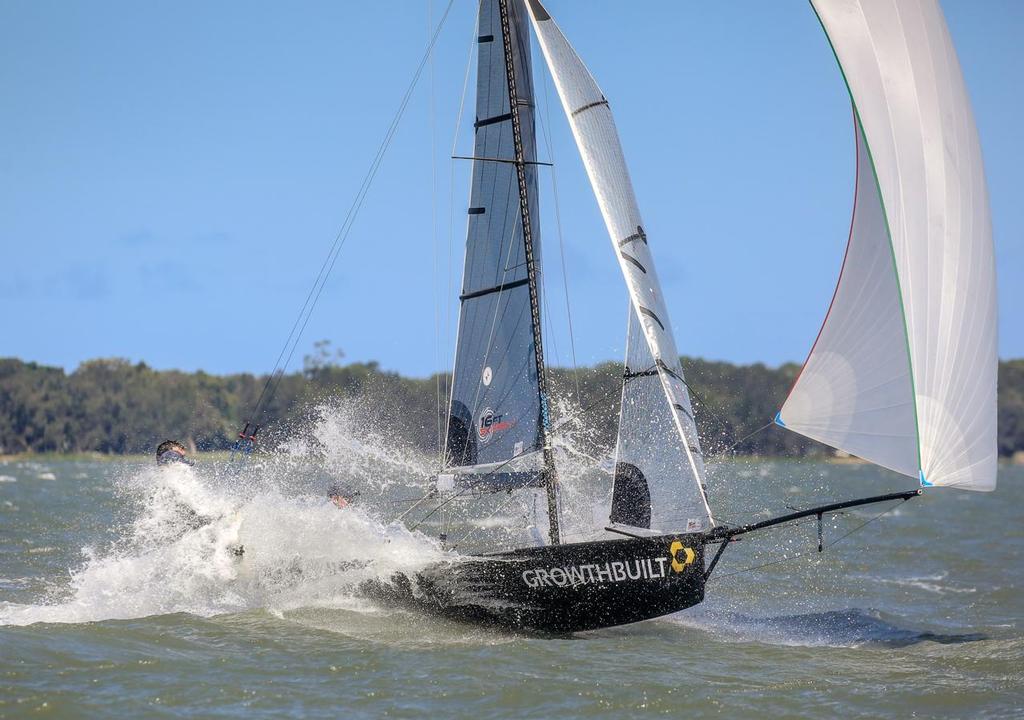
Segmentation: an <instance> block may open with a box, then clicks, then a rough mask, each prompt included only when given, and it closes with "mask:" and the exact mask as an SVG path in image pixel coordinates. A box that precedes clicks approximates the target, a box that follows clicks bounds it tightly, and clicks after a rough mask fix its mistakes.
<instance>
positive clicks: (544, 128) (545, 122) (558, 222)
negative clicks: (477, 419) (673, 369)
mask: <svg viewBox="0 0 1024 720" xmlns="http://www.w3.org/2000/svg"><path fill="white" fill-rule="evenodd" d="M541 76H542V77H543V78H544V115H543V116H542V117H541V118H540V120H541V123H540V130H541V134H542V135H543V136H544V144H545V145H546V146H547V150H548V160H549V161H550V162H551V196H552V200H553V201H554V209H555V229H556V230H557V232H558V254H559V257H560V259H561V265H562V288H563V289H564V291H565V317H566V321H567V323H568V326H569V351H570V353H571V355H572V377H573V381H574V383H575V385H576V397H577V398H580V373H579V365H578V364H577V362H576V335H575V332H574V330H573V325H572V305H571V303H570V302H569V273H568V270H567V269H566V264H565V242H564V239H563V237H562V212H561V208H560V206H559V203H558V178H557V175H556V173H555V164H556V163H555V148H554V143H553V142H552V141H551V134H550V133H549V130H548V128H549V127H550V125H551V102H550V101H549V99H548V75H547V73H544V72H542V73H541ZM577 402H579V400H577Z"/></svg>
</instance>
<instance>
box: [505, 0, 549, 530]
mask: <svg viewBox="0 0 1024 720" xmlns="http://www.w3.org/2000/svg"><path fill="white" fill-rule="evenodd" d="M508 2H509V0H499V2H498V7H499V11H500V13H501V39H502V44H503V46H504V50H505V77H506V78H507V80H508V102H509V112H510V114H511V116H512V118H511V119H512V138H513V142H514V145H515V158H514V160H515V168H516V180H517V182H518V185H519V214H520V218H521V221H522V226H523V246H524V249H525V253H526V272H527V277H528V278H529V283H528V285H529V291H530V322H531V325H532V327H533V358H534V363H535V365H536V369H537V391H538V393H539V394H540V412H541V434H542V436H543V437H542V439H543V453H544V476H545V485H546V487H547V498H548V527H549V538H550V540H551V544H552V545H558V544H560V542H561V537H560V533H559V527H558V475H557V474H556V471H555V462H554V456H553V455H552V452H551V439H550V437H549V431H550V428H551V420H550V417H551V416H550V413H549V412H548V393H547V374H546V372H545V368H544V345H543V342H542V339H541V324H540V300H539V294H538V291H537V267H536V264H535V262H534V253H533V233H532V230H531V228H532V225H531V223H530V202H529V196H528V194H527V181H526V159H525V157H524V155H523V142H522V132H521V127H520V123H519V94H518V91H517V90H516V72H515V64H514V62H513V60H512V33H511V30H510V29H509V8H508Z"/></svg>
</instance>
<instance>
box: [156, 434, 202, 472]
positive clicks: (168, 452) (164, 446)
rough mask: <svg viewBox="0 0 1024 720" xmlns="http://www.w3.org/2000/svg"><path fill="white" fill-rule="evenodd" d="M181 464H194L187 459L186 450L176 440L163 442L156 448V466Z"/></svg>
mask: <svg viewBox="0 0 1024 720" xmlns="http://www.w3.org/2000/svg"><path fill="white" fill-rule="evenodd" d="M172 463H182V464H184V465H188V466H192V465H193V464H194V463H193V462H192V461H191V460H190V459H189V458H188V450H186V449H185V446H184V445H182V444H181V443H180V442H178V441H177V440H164V441H163V442H162V443H160V444H159V445H157V446H156V464H157V465H170V464H172Z"/></svg>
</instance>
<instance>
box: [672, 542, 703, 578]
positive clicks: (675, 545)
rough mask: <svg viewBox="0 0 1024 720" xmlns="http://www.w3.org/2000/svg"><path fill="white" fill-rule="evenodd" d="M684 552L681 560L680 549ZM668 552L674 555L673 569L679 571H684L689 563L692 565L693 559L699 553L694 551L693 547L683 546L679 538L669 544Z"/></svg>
mask: <svg viewBox="0 0 1024 720" xmlns="http://www.w3.org/2000/svg"><path fill="white" fill-rule="evenodd" d="M680 550H681V551H682V552H683V561H682V562H679V551H680ZM668 554H669V555H671V556H672V569H673V570H675V571H676V572H677V573H680V572H682V571H683V568H685V567H686V566H687V565H692V564H693V561H694V560H695V559H696V558H697V553H695V552H694V551H693V548H688V547H683V544H682V543H681V542H679V541H678V540H675V541H673V542H672V544H671V545H669V546H668Z"/></svg>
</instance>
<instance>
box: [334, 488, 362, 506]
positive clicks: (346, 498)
mask: <svg viewBox="0 0 1024 720" xmlns="http://www.w3.org/2000/svg"><path fill="white" fill-rule="evenodd" d="M358 494H359V493H353V492H352V491H351V490H349V489H348V488H346V487H344V486H342V485H331V488H330V489H329V490H328V491H327V498H328V499H329V500H330V501H331V502H332V503H334V504H335V505H337V506H338V507H339V508H343V507H346V506H347V505H348V504H349V503H350V502H352V500H353V499H354V498H355V496H356V495H358Z"/></svg>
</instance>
